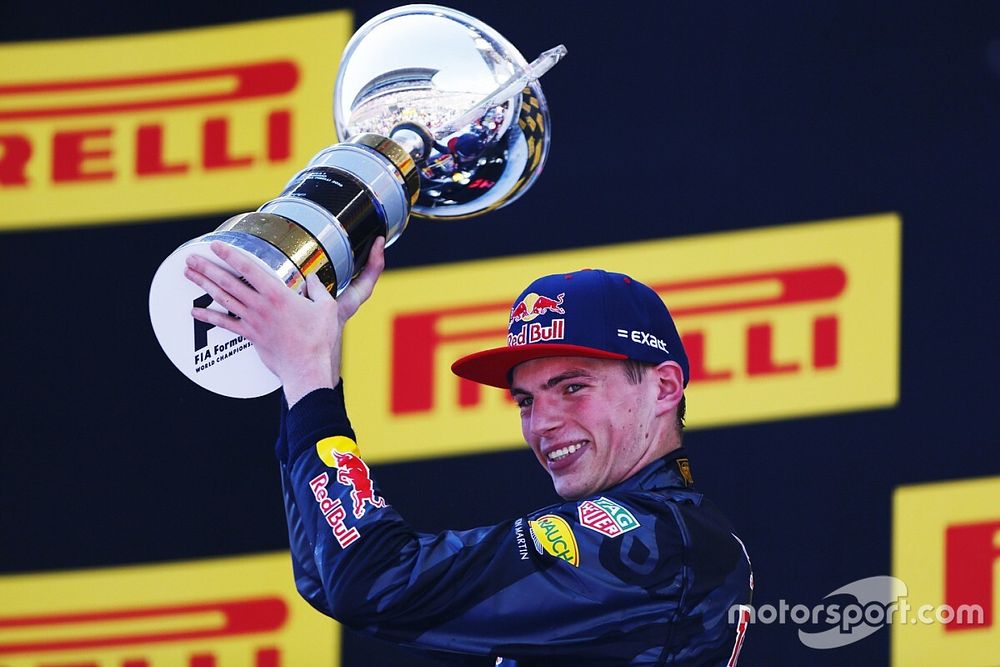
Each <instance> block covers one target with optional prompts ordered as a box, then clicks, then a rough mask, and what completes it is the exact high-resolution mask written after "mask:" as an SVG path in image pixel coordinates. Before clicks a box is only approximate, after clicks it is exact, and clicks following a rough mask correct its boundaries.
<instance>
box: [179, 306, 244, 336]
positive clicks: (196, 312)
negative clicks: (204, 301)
mask: <svg viewBox="0 0 1000 667" xmlns="http://www.w3.org/2000/svg"><path fill="white" fill-rule="evenodd" d="M191 317H193V318H194V319H196V320H200V321H201V322H208V323H209V324H214V325H215V326H217V327H222V328H223V329H225V330H227V331H232V332H233V333H234V334H237V335H239V336H247V327H246V323H245V322H243V320H241V319H238V318H236V317H231V316H229V315H227V314H226V313H220V312H219V311H217V310H209V309H208V308H192V309H191Z"/></svg>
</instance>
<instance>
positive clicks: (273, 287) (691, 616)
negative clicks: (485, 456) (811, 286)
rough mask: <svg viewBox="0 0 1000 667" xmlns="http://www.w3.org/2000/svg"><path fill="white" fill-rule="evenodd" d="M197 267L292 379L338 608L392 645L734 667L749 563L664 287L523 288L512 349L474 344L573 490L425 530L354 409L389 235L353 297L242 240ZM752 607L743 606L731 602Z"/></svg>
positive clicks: (318, 543) (292, 502)
mask: <svg viewBox="0 0 1000 667" xmlns="http://www.w3.org/2000/svg"><path fill="white" fill-rule="evenodd" d="M213 249H214V250H215V252H216V254H218V256H219V257H220V258H221V259H222V260H223V261H225V262H227V263H228V264H229V265H230V266H232V267H233V269H234V270H236V271H237V272H238V273H239V274H240V275H242V276H243V277H244V278H245V279H246V280H247V281H248V282H249V284H250V285H251V286H252V288H251V287H248V286H247V285H245V284H243V283H241V282H240V281H239V280H237V279H235V278H234V277H232V276H231V275H230V274H229V273H228V272H226V271H224V270H223V269H221V268H219V267H217V266H215V265H213V264H211V263H210V262H207V261H205V260H204V259H201V258H192V259H191V260H189V269H188V272H187V275H188V277H189V278H190V279H191V280H193V281H194V282H195V283H197V284H198V285H200V286H201V287H203V288H204V289H205V290H206V291H207V292H208V293H209V294H210V295H211V296H212V297H213V299H215V301H217V302H219V303H220V305H222V306H224V307H225V308H226V309H228V310H229V312H230V313H233V314H234V315H236V316H238V318H239V319H236V318H235V317H232V316H228V315H223V314H221V313H219V312H215V311H208V310H203V309H195V310H194V311H193V314H194V316H195V317H196V318H197V319H200V320H203V321H205V322H209V323H212V324H215V325H216V326H222V327H225V328H227V329H230V330H231V331H234V332H235V333H238V334H240V335H243V336H245V337H247V338H249V339H250V340H251V341H253V343H254V345H255V346H256V349H257V351H258V352H259V354H260V356H261V359H262V360H263V361H264V363H265V364H267V366H268V367H269V368H270V369H271V370H272V371H273V372H274V373H275V374H276V375H277V376H278V377H279V378H281V380H282V383H283V390H284V395H285V401H286V402H287V409H286V411H285V412H284V414H283V420H282V425H281V434H280V436H279V440H278V444H277V456H278V460H279V462H280V466H281V474H282V480H283V484H284V495H285V508H286V513H287V517H288V527H289V537H290V543H291V549H292V560H293V569H294V573H295V580H296V584H297V586H298V589H299V591H300V592H301V593H302V595H303V596H304V597H305V598H306V599H307V600H308V601H309V602H310V603H311V604H312V605H313V606H314V607H316V608H317V609H319V610H320V611H322V612H323V613H325V614H328V615H330V616H332V617H333V618H336V619H337V620H339V621H341V622H342V623H344V624H345V625H348V626H349V627H352V628H354V629H356V630H358V631H361V632H365V633H368V634H371V635H374V636H376V637H380V638H383V639H386V640H389V641H392V642H396V643H399V644H404V645H408V646H414V647H420V648H424V649H431V650H436V651H446V652H451V653H458V654H470V655H483V656H491V657H494V658H496V659H497V664H502V665H512V664H516V665H520V666H522V667H523V666H524V665H563V664H565V665H601V664H604V665H663V664H672V665H735V664H736V659H737V657H738V654H739V649H740V646H741V644H742V641H743V633H744V632H745V630H746V624H745V623H742V624H741V623H740V622H739V620H740V618H741V615H740V613H739V607H740V605H749V604H750V598H751V589H752V586H753V584H752V576H753V575H752V574H751V571H750V563H749V560H748V557H747V555H746V551H745V549H744V548H743V544H742V542H740V540H739V539H738V538H737V537H736V535H735V534H734V533H733V531H732V528H731V526H730V525H729V523H728V521H727V520H726V519H725V518H724V517H723V516H722V515H721V514H720V513H719V512H718V511H717V510H716V509H715V508H714V507H713V506H712V505H711V504H710V503H709V502H708V501H707V500H706V499H705V498H704V497H703V496H702V495H701V494H700V493H698V492H697V491H695V490H694V489H693V488H692V487H693V480H692V477H691V472H690V466H689V463H688V459H687V456H686V454H685V453H684V450H683V449H682V447H681V428H682V419H683V400H684V387H685V385H686V384H687V375H688V362H687V358H686V356H685V354H684V350H683V347H682V345H681V342H680V338H679V337H678V335H677V330H676V328H675V327H674V324H673V321H672V320H671V318H670V314H669V313H668V312H667V309H666V307H665V306H664V305H663V302H662V301H660V299H659V297H657V296H656V294H655V293H654V292H653V291H652V290H650V289H649V288H648V287H646V286H645V285H642V284H641V283H639V282H637V281H634V280H631V279H630V278H628V277H627V276H624V275H621V274H615V273H607V272H604V271H596V270H594V271H579V272H575V273H569V274H565V275H562V274H559V275H555V276H547V277H544V278H540V279H538V280H536V281H535V282H533V283H532V284H531V285H529V286H528V288H527V289H525V290H524V291H523V292H522V293H521V295H520V296H519V297H518V298H517V300H515V301H514V305H513V307H512V309H511V314H510V320H509V323H508V337H507V345H506V346H504V347H502V348H497V349H493V350H486V351H483V352H480V353H477V354H473V355H470V356H468V357H465V358H463V359H460V360H458V361H457V362H456V363H455V364H454V366H453V370H454V371H455V372H456V373H457V374H459V375H460V376H462V377H466V378H468V379H470V380H474V381H477V382H482V383H485V384H489V385H493V386H497V387H503V388H509V390H510V392H511V394H512V396H513V397H514V399H515V400H516V401H517V403H518V405H519V408H520V414H521V427H522V431H523V433H524V438H525V440H526V441H527V442H528V444H529V445H530V447H531V449H532V451H533V452H534V454H535V456H536V458H537V459H538V461H539V463H540V464H541V465H542V466H543V467H544V468H545V469H546V470H547V471H548V473H549V475H550V476H551V477H552V480H553V484H554V485H555V489H556V492H557V493H558V494H559V495H560V496H562V497H563V498H564V499H565V500H566V502H564V503H562V504H559V505H554V506H551V507H547V508H544V509H541V510H538V511H536V512H533V513H532V514H530V515H528V516H526V517H520V518H517V519H513V520H511V521H507V522H504V523H501V524H499V525H496V526H489V527H485V528H477V529H474V530H466V531H446V532H443V533H440V534H422V533H417V532H415V531H413V530H412V529H411V528H410V527H409V525H408V524H407V523H406V522H405V521H404V520H403V518H402V517H401V516H400V515H399V514H398V513H397V512H396V511H395V509H393V508H392V507H390V506H389V505H388V503H387V502H386V500H385V499H384V498H383V497H382V495H381V493H380V492H379V490H378V487H377V486H376V485H374V484H373V483H372V479H371V475H370V471H369V469H368V466H367V465H366V464H365V463H364V461H363V460H362V458H361V454H360V451H359V449H358V447H357V445H356V443H355V435H354V431H353V430H352V428H351V426H350V423H349V421H348V418H347V413H346V409H345V407H344V389H343V383H342V382H341V381H340V349H341V332H342V330H343V326H344V324H345V322H346V321H347V320H348V319H349V318H350V317H351V316H352V315H353V314H354V313H355V312H356V311H357V309H358V308H359V307H360V305H361V304H362V303H363V302H364V301H365V300H366V299H367V298H368V296H370V295H371V293H372V290H373V289H374V286H375V282H376V280H377V279H378V276H379V275H380V273H381V271H382V268H383V266H384V258H383V244H382V241H381V240H379V241H378V242H376V244H375V246H374V247H373V249H372V251H371V256H370V258H369V261H368V265H367V267H366V268H365V270H364V272H363V273H362V274H361V275H360V276H358V278H356V279H355V280H354V281H353V282H352V283H351V285H350V286H349V287H348V289H347V290H345V291H344V292H343V293H342V294H341V296H340V298H339V299H338V300H336V301H335V300H334V299H333V298H332V297H331V296H330V295H329V294H328V293H327V292H326V290H325V289H324V288H323V286H322V285H321V284H320V282H319V280H318V279H316V278H315V276H311V277H310V278H309V279H308V281H307V286H308V292H307V293H308V295H309V296H308V297H302V296H298V295H296V294H295V293H293V292H292V291H291V290H288V289H286V288H285V286H284V285H282V284H281V283H280V281H278V280H277V279H276V278H274V277H273V276H271V275H269V274H268V273H266V272H265V271H264V270H262V269H260V268H258V267H257V266H256V265H254V264H253V263H252V262H250V261H248V260H247V259H246V258H244V257H243V256H241V255H240V254H238V253H237V252H234V251H233V250H232V249H230V248H228V247H226V246H221V245H217V246H215V247H213ZM733 609H736V612H735V613H734V612H733V611H732V610H733Z"/></svg>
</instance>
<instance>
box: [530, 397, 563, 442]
mask: <svg viewBox="0 0 1000 667" xmlns="http://www.w3.org/2000/svg"><path fill="white" fill-rule="evenodd" d="M563 419H564V414H563V411H562V410H560V409H559V407H558V406H557V405H555V402H554V401H547V400H545V399H543V398H541V397H537V396H536V397H535V399H534V402H533V403H532V404H531V432H532V433H534V434H535V435H538V436H544V435H548V434H549V433H551V432H552V431H554V430H556V429H557V428H559V427H560V426H562V423H563Z"/></svg>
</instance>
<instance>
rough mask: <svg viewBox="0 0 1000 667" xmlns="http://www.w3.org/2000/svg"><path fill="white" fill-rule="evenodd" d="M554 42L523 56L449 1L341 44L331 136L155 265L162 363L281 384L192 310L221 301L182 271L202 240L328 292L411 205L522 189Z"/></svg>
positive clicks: (446, 206) (370, 25)
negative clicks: (252, 203)
mask: <svg viewBox="0 0 1000 667" xmlns="http://www.w3.org/2000/svg"><path fill="white" fill-rule="evenodd" d="M565 53H566V50H565V48H564V47H562V46H558V47H556V48H554V49H550V50H549V51H546V52H545V53H543V54H542V55H541V56H539V57H538V58H537V59H535V60H534V61H533V62H531V63H529V62H527V61H526V60H525V58H524V57H523V56H522V55H521V54H520V53H519V52H518V51H517V49H515V48H514V47H513V46H512V45H511V44H510V43H509V42H508V41H507V40H505V39H504V38H503V37H502V36H501V35H500V34H499V33H497V32H496V31H495V30H493V29H492V28H490V27H489V26H487V25H485V24H484V23H482V22H481V21H479V20H477V19H475V18H473V17H471V16H469V15H467V14H464V13H462V12H458V11H456V10H453V9H448V8H446V7H439V6H436V5H407V6H404V7H399V8H396V9H392V10H389V11H387V12H384V13H382V14H379V15H378V16H376V17H374V18H373V19H371V20H370V21H368V22H367V23H365V24H364V25H363V26H362V27H361V28H359V29H358V31H357V32H356V33H355V34H354V36H353V37H352V38H351V40H350V41H349V42H348V44H347V47H346V49H345V51H344V55H343V57H342V59H341V64H340V69H339V73H338V76H337V82H336V85H335V87H334V109H333V116H334V122H335V125H336V131H337V137H338V140H339V143H336V144H333V145H331V146H328V147H326V148H324V149H322V150H321V151H320V152H319V153H317V154H316V155H315V156H314V157H313V158H312V159H311V160H310V161H309V163H308V164H307V165H306V166H305V167H304V168H303V169H302V170H301V171H299V172H298V173H297V174H295V175H294V176H293V177H292V178H291V180H290V181H289V182H288V184H287V185H286V186H285V188H284V190H282V191H281V193H279V194H278V196H277V197H275V198H273V199H271V200H269V201H267V202H266V203H264V204H263V205H262V206H261V207H260V208H258V209H257V210H256V211H253V212H249V213H241V214H239V215H236V216H233V217H232V218H230V219H228V220H227V221H226V222H224V223H223V224H222V225H221V226H219V227H218V228H217V229H215V230H214V231H212V232H210V233H208V234H204V235H202V236H199V237H198V238H195V239H192V240H191V241H188V242H187V243H185V244H184V245H182V246H181V247H179V248H178V249H177V250H175V251H174V252H173V253H172V254H171V255H170V256H169V257H167V259H166V260H164V262H163V263H162V264H161V265H160V267H159V269H158V270H157V272H156V274H155V275H154V277H153V281H152V285H151V287H150V293H149V312H150V320H151V322H152V325H153V330H154V332H155V334H156V338H157V340H158V342H159V343H160V346H161V347H162V348H163V350H164V352H165V353H166V354H167V356H168V357H169V358H170V360H171V361H172V362H173V364H174V365H175V366H176V367H177V368H178V369H179V370H180V371H181V372H182V373H184V375H186V376H187V377H188V378H190V379H191V380H193V381H194V382H195V383H197V384H198V385H200V386H201V387H204V388H205V389H208V390H209V391H212V392H214V393H217V394H221V395H224V396H231V397H234V398H252V397H257V396H263V395H264V394H267V393H270V392H272V391H274V390H275V389H277V388H278V387H279V386H280V381H279V380H278V378H277V377H276V376H275V375H274V374H273V373H271V372H270V371H269V370H268V369H267V368H266V367H265V366H264V364H263V363H262V362H261V361H260V359H259V357H258V355H257V353H256V352H255V351H254V349H253V344H252V343H251V342H250V341H248V340H244V339H243V338H242V337H240V336H237V335H236V334H233V333H231V332H229V331H226V330H223V329H221V328H217V327H213V326H212V325H208V324H205V323H203V322H199V321H197V320H195V319H194V318H193V317H192V316H191V308H192V307H194V306H199V307H207V308H213V309H216V310H219V311H221V312H225V310H224V309H223V308H221V307H220V306H219V305H218V304H216V303H214V302H213V301H212V299H211V297H210V296H209V295H207V294H205V293H204V292H203V291H202V290H201V289H200V288H199V287H197V286H196V285H194V284H193V283H191V282H189V281H188V280H187V279H186V278H184V275H183V271H184V266H185V262H186V260H187V258H188V257H190V256H192V255H200V256H203V257H206V258H208V259H209V260H211V261H214V262H216V263H219V264H220V266H223V268H226V269H227V270H231V269H229V268H228V267H227V266H226V265H223V264H221V263H220V262H219V261H218V260H217V258H216V257H215V255H214V254H213V253H212V252H211V250H210V248H209V246H210V245H211V243H213V242H216V241H218V242H222V243H225V244H227V245H230V246H232V247H233V248H236V249H237V250H239V251H240V252H242V253H244V254H245V255H247V256H248V257H250V258H252V259H253V260H254V261H256V262H258V263H259V264H261V265H262V266H263V267H264V268H265V269H267V270H268V271H270V272H271V273H273V274H274V275H275V276H277V277H278V278H279V279H280V280H281V281H282V282H284V283H285V284H286V285H287V286H288V287H289V288H291V289H294V290H296V291H297V292H300V293H301V292H302V290H303V289H304V285H305V278H306V276H308V275H309V274H310V273H316V275H317V277H318V278H319V279H320V280H321V281H322V283H323V284H324V286H326V288H327V290H329V291H330V292H331V293H334V294H337V295H339V294H340V292H341V291H343V290H344V289H345V288H346V287H347V285H348V284H349V283H350V281H351V279H352V278H353V277H355V276H356V275H357V274H358V273H360V272H361V270H362V269H363V268H364V266H365V263H366V262H367V260H368V253H369V251H370V249H371V246H372V243H374V241H375V239H376V238H377V237H378V236H385V239H386V246H389V245H392V244H393V243H395V242H396V240H398V239H399V237H400V236H401V235H402V233H403V231H404V230H405V229H406V227H407V224H408V222H409V218H410V215H411V213H412V214H413V215H416V216H418V217H422V218H429V219H434V220H447V219H455V220H458V219H464V218H469V217H473V216H477V215H482V214H484V213H486V212H488V211H491V210H494V209H497V208H500V207H502V206H505V205H506V204H508V203H510V202H512V201H514V200H515V199H517V198H518V197H519V196H521V195H522V194H523V193H524V192H525V191H527V189H528V188H529V187H530V186H531V185H532V184H533V183H534V182H535V180H536V179H537V177H538V175H539V174H540V173H541V170H542V167H543V166H544V163H545V158H546V156H547V154H548V149H549V118H548V107H547V106H546V103H545V97H544V96H543V95H542V90H541V87H540V86H539V84H538V78H539V77H540V76H541V75H542V74H544V73H545V72H546V71H548V69H550V68H551V67H552V66H553V65H555V63H556V62H558V61H559V59H560V58H561V57H562V56H563V55H565Z"/></svg>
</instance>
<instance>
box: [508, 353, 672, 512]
mask: <svg viewBox="0 0 1000 667" xmlns="http://www.w3.org/2000/svg"><path fill="white" fill-rule="evenodd" d="M656 394H657V389H656V383H655V382H653V381H652V380H651V379H650V378H646V379H645V381H643V382H641V383H639V384H637V385H633V384H629V382H628V381H627V380H626V377H625V371H624V367H623V364H622V362H620V361H612V360H607V359H589V358H586V357H551V358H547V359H534V360H532V361H526V362H524V363H523V364H520V365H518V366H517V367H515V368H514V372H513V375H512V381H511V395H512V396H513V398H514V400H515V401H516V402H517V404H518V406H519V407H520V410H521V432H522V433H523V434H524V439H525V441H527V443H528V444H529V445H530V446H531V449H532V451H533V452H534V453H535V456H536V457H537V458H538V462H539V463H540V464H541V465H542V467H544V468H545V469H546V470H548V472H549V475H550V476H551V477H552V483H553V484H554V485H555V489H556V493H558V494H559V495H560V496H562V497H563V498H565V499H567V500H573V499H576V498H581V497H583V496H586V495H590V494H593V493H596V492H597V491H601V490H603V489H606V488H608V487H610V486H614V485H615V484H617V483H619V482H621V481H622V480H624V479H626V478H628V477H630V476H631V475H632V474H634V473H635V472H637V471H638V470H639V469H640V468H641V467H642V466H643V465H645V464H646V463H647V462H648V460H644V457H645V459H648V454H649V453H650V451H651V450H652V449H654V448H655V446H656V443H655V442H654V440H655V439H656V437H657V435H658V432H657V431H656V429H655V428H654V426H655V425H656V424H655V423H654V422H655V412H654V410H655V402H656Z"/></svg>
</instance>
